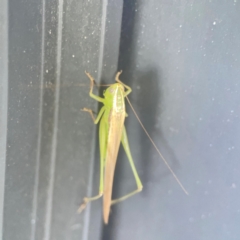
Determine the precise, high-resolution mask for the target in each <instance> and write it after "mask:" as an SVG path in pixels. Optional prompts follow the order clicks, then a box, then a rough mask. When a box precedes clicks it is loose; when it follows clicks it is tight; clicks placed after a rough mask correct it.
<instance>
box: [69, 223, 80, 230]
mask: <svg viewBox="0 0 240 240" xmlns="http://www.w3.org/2000/svg"><path fill="white" fill-rule="evenodd" d="M80 227H81V224H74V225H72V226H71V229H72V230H77V229H79V228H80Z"/></svg>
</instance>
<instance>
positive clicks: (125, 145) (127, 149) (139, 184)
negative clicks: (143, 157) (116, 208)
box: [112, 126, 143, 204]
mask: <svg viewBox="0 0 240 240" xmlns="http://www.w3.org/2000/svg"><path fill="white" fill-rule="evenodd" d="M121 142H122V145H123V148H124V150H125V152H126V154H127V157H128V160H129V163H130V166H131V169H132V171H133V175H134V178H135V181H136V184H137V189H136V190H134V191H132V192H130V193H129V194H127V195H125V196H123V197H120V198H118V199H115V200H112V204H115V203H118V202H121V201H123V200H125V199H127V198H129V197H131V196H133V195H135V194H136V193H138V192H141V191H142V188H143V185H142V182H141V180H140V178H139V176H138V173H137V169H136V167H135V165H134V162H133V159H132V154H131V151H130V147H129V144H128V138H127V132H126V128H125V126H124V128H123V133H122V140H121Z"/></svg>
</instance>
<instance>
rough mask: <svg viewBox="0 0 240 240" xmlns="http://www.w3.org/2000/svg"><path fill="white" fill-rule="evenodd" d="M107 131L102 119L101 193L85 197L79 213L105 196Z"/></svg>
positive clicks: (100, 128)
mask: <svg viewBox="0 0 240 240" xmlns="http://www.w3.org/2000/svg"><path fill="white" fill-rule="evenodd" d="M102 109H103V112H104V107H102ZM102 109H101V110H100V112H99V114H98V117H99V115H100V113H101V111H102ZM103 112H102V113H101V116H102V114H103ZM101 116H100V117H101ZM98 117H97V118H98ZM100 117H99V118H100ZM96 120H97V119H96ZM96 120H95V121H96ZM94 123H95V122H94ZM107 131H108V130H107V125H106V123H105V121H104V119H102V120H101V122H100V126H99V146H100V177H99V178H100V180H99V192H98V195H96V196H94V197H90V198H86V197H85V198H84V199H83V203H82V204H81V206H80V207H79V209H78V212H81V211H82V210H83V209H84V208H86V206H87V204H88V203H89V202H91V201H94V200H97V199H99V198H100V197H102V195H103V187H104V182H103V179H104V164H105V158H106V147H107V146H106V145H107V144H106V143H107Z"/></svg>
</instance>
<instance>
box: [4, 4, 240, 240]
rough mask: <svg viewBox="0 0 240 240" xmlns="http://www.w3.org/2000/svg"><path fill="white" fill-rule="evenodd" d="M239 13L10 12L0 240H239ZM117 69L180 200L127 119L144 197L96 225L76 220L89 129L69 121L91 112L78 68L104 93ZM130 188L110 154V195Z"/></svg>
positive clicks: (95, 161)
mask: <svg viewBox="0 0 240 240" xmlns="http://www.w3.org/2000/svg"><path fill="white" fill-rule="evenodd" d="M6 8H7V7H6V6H5V10H6ZM3 10H4V8H3ZM122 10H123V16H122ZM239 10H240V5H239V3H238V2H237V1H231V2H229V1H201V2H199V1H198V2H197V1H181V2H177V1H153V0H152V1H140V0H139V1H138V0H135V1H131V3H129V1H125V3H124V7H123V9H122V1H120V0H119V1H115V0H111V1H102V2H101V3H100V2H99V1H79V0H74V1H70V0H66V1H57V0H54V1H50V0H46V1H42V2H41V1H34V0H21V1H19V0H11V1H9V25H8V32H9V39H8V46H9V48H8V51H9V52H8V58H9V64H8V73H9V76H8V77H9V81H8V85H9V92H8V95H9V98H8V139H7V146H8V148H7V158H6V166H7V167H6V179H5V196H4V215H3V217H4V221H3V239H19V240H26V239H31V240H33V239H46V240H50V239H51V240H55V239H57V240H61V239H64V240H65V239H67V240H69V239H72V240H75V239H84V240H86V239H91V240H96V239H104V240H108V239H109V240H110V239H114V240H118V239H119V240H120V239H121V240H122V239H138V240H141V239H144V240H145V239H151V240H155V239H156V240H159V239H164V240H165V239H167V240H175V239H179V240H183V239H184V240H186V239H187V240H192V239H196V240H212V239H218V240H226V239H229V240H235V239H238V238H239V235H240V230H239V222H240V206H239V197H240V193H239V185H240V180H239V172H240V162H239V155H240V148H239V142H240V127H239V116H240V110H239V102H240V94H239V90H240V89H239V88H240V86H239V75H240V63H239V59H238V56H239V55H240V45H239V38H240V36H239V35H240V32H239V27H238V25H239V24H238V23H239V22H240V19H239V18H240V15H239ZM1 11H2V9H1ZM1 13H2V12H1ZM6 13H7V11H5V15H1V16H4V19H5V23H6V22H7V21H6V19H7V16H6ZM121 18H122V23H121ZM121 24H122V34H121V38H120V27H121ZM1 28H2V27H1ZM1 36H2V35H1ZM6 40H7V39H6V38H1V41H3V43H5V45H7V43H6ZM120 41H121V44H120V52H119V54H118V49H119V42H120ZM3 46H4V45H3ZM4 49H5V53H4V51H0V52H1V56H3V58H1V61H2V60H3V61H4V62H5V68H4V69H5V72H4V71H3V75H4V74H5V75H4V76H5V79H6V77H7V75H6V74H7V71H6V61H7V60H6V58H7V56H6V49H7V47H6V48H4ZM4 54H5V55H4ZM118 58H119V64H118V70H120V69H122V70H123V75H122V76H121V79H122V80H123V81H124V82H125V83H126V84H128V85H130V86H131V87H132V89H133V92H132V93H131V95H130V99H131V101H132V104H133V105H134V107H135V108H136V111H137V112H138V113H139V116H140V118H141V119H142V121H143V123H144V125H145V126H146V128H147V130H148V131H149V133H150V135H151V136H152V137H153V139H154V141H155V142H156V144H157V146H158V147H159V148H160V150H161V151H162V153H163V155H164V156H165V158H166V159H167V160H168V161H169V163H170V165H171V166H172V168H173V170H174V171H175V172H176V174H177V175H178V177H179V178H180V179H181V181H182V183H183V184H184V186H185V187H186V188H187V190H188V191H189V194H190V195H189V196H186V195H184V193H183V192H182V190H181V189H180V188H179V186H178V185H177V183H176V181H175V180H174V178H173V177H172V176H171V174H170V173H169V171H168V169H167V168H166V167H165V166H164V163H163V162H162V161H161V159H160V158H159V157H158V156H157V153H156V151H155V150H154V149H153V147H152V146H151V144H150V143H149V141H148V139H147V137H146V136H145V134H144V132H143V131H142V129H141V127H140V125H139V124H138V122H137V120H136V119H135V117H134V115H133V113H132V112H131V110H130V109H128V111H127V112H128V114H129V117H128V118H127V120H126V125H127V132H128V135H129V143H130V147H131V149H132V154H133V158H134V160H135V164H136V167H137V169H138V172H139V175H140V178H141V179H142V182H143V185H144V189H143V192H142V193H140V194H138V195H136V196H134V197H132V198H130V199H128V200H127V201H125V202H122V203H119V204H118V205H116V206H113V208H112V212H111V216H110V223H109V225H108V226H103V225H102V224H103V223H102V209H101V207H102V204H101V201H96V202H94V203H92V204H91V205H90V206H89V207H88V208H87V209H86V211H85V213H83V214H82V215H78V214H76V210H77V208H78V206H79V204H80V203H81V199H82V198H83V197H84V196H85V195H86V194H87V195H92V194H95V193H96V192H97V191H98V184H99V176H98V172H99V169H98V167H99V157H98V141H97V140H96V139H97V132H96V129H97V128H96V127H95V126H94V125H93V123H92V121H91V119H90V117H89V116H88V114H86V113H84V112H81V111H79V110H80V109H81V108H83V107H89V108H93V109H95V110H96V109H97V103H96V102H95V101H94V100H92V99H90V98H89V96H88V91H89V87H88V84H89V80H88V79H87V78H86V76H85V75H84V70H87V71H89V72H91V73H92V75H93V76H94V77H95V78H96V80H97V81H100V80H101V81H104V82H108V83H111V82H113V76H114V74H115V72H116V70H117V62H118ZM1 74H2V72H1ZM3 79H4V78H3ZM1 81H2V79H1ZM1 83H2V82H1ZM47 83H48V85H49V83H51V84H52V86H53V87H48V88H43V87H42V86H44V85H46V84H47ZM85 83H86V84H87V86H86V87H85V86H79V85H80V84H85ZM4 87H5V89H6V88H7V85H4ZM6 94H7V92H6V91H5V101H6ZM2 99H4V98H2V96H1V101H2ZM5 103H6V102H5ZM1 120H2V118H1ZM1 124H2V122H1ZM1 137H2V135H1ZM2 142H3V144H4V139H3V141H2V139H1V144H2ZM1 147H3V145H1ZM4 147H5V146H4ZM1 154H4V153H1ZM3 156H4V155H3ZM1 160H2V159H1ZM1 164H3V165H2V166H3V167H4V164H5V163H4V159H3V161H2V162H1ZM1 176H2V175H1ZM0 183H1V184H2V183H3V181H1V182H0ZM134 188H135V182H134V178H133V176H132V173H131V170H130V167H129V164H128V162H127V158H126V156H125V154H124V153H123V152H122V151H121V152H120V155H119V161H118V162H117V170H116V178H115V182H114V192H113V195H114V197H117V196H122V195H124V194H125V193H127V192H129V191H131V190H133V189H134ZM0 197H1V195H0Z"/></svg>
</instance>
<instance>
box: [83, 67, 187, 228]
mask: <svg viewBox="0 0 240 240" xmlns="http://www.w3.org/2000/svg"><path fill="white" fill-rule="evenodd" d="M121 72H122V71H120V72H118V73H117V74H116V77H115V80H116V82H117V83H115V84H111V85H110V86H109V87H108V88H107V89H106V91H105V92H104V94H103V95H104V98H101V97H99V96H97V95H94V94H93V93H92V91H93V86H94V79H93V77H92V76H91V75H90V74H89V73H88V72H85V73H86V75H87V76H88V78H89V79H90V82H91V85H90V92H89V95H90V97H91V98H93V99H95V100H97V101H98V102H101V103H103V107H102V108H101V109H100V111H99V113H98V115H97V117H96V118H95V117H94V116H93V112H92V110H91V109H87V108H84V109H82V110H83V111H86V112H89V113H90V115H91V117H92V119H93V122H94V123H95V124H97V123H98V122H99V121H100V119H101V121H100V127H99V144H100V184H99V193H98V195H96V196H94V197H91V198H84V199H83V204H82V205H81V206H80V208H79V209H78V212H81V211H82V210H83V209H84V208H85V207H86V205H87V203H88V202H90V201H93V200H97V199H99V198H100V197H102V196H103V219H104V223H105V224H108V220H109V213H110V208H111V205H113V204H115V203H118V202H120V201H123V200H125V199H127V198H129V197H131V196H133V195H134V194H136V193H138V192H140V191H142V188H143V185H142V183H141V180H140V178H139V176H138V173H137V170H136V168H135V165H134V162H133V158H132V155H131V151H130V147H129V144H128V138H127V133H126V129H125V126H124V120H125V117H126V116H127V114H126V110H125V98H126V99H127V100H128V102H129V104H130V107H131V108H132V110H133V112H134V114H135V115H136V117H137V119H138V121H139V123H140V124H141V126H142V128H143V130H144V131H145V133H146V134H147V136H148V138H149V139H150V141H151V142H152V144H153V145H154V147H155V149H156V150H157V152H158V154H159V155H160V157H161V158H162V159H163V161H164V162H165V164H166V165H167V167H168V168H169V170H170V171H171V173H172V174H173V176H174V178H175V179H176V180H177V182H178V184H179V185H180V186H181V188H182V189H183V191H184V192H185V193H186V194H188V193H187V191H186V190H185V188H184V187H183V185H182V184H181V182H180V181H179V180H178V178H177V176H176V175H175V173H174V172H173V170H172V169H171V168H170V166H169V164H168V163H167V161H166V160H165V159H164V157H163V156H162V154H161V153H160V151H159V150H158V148H157V147H156V145H155V143H154V142H153V140H152V139H151V137H150V136H149V134H148V132H147V130H146V129H145V128H144V126H143V124H142V123H141V121H140V119H139V118H138V116H137V114H136V112H135V111H134V109H133V107H132V105H131V103H130V101H129V99H128V97H127V95H128V94H130V93H131V91H132V89H131V88H130V87H129V86H127V85H125V84H124V83H122V82H121V81H120V80H119V75H120V74H121ZM125 89H126V91H125ZM120 142H121V143H122V145H123V148H124V150H125V152H126V155H127V157H128V160H129V163H130V166H131V169H132V171H133V175H134V178H135V181H136V184H137V189H136V190H135V191H132V192H131V193H129V194H127V195H125V196H123V197H121V198H119V199H116V200H112V188H113V178H114V171H115V166H116V161H117V155H118V150H119V147H120Z"/></svg>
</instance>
